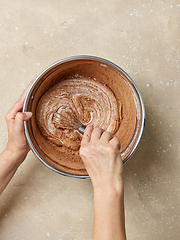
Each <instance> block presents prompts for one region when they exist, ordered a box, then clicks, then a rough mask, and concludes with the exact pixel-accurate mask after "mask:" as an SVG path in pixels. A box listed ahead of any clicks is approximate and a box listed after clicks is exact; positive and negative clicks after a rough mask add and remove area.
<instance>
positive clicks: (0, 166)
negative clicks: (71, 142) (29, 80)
mask: <svg viewBox="0 0 180 240" xmlns="http://www.w3.org/2000/svg"><path fill="white" fill-rule="evenodd" d="M25 96H26V92H25V93H24V94H23V95H22V97H21V98H20V99H19V100H18V101H17V102H16V103H15V104H14V106H13V107H12V108H11V109H10V110H9V111H8V112H7V113H6V122H7V127H8V144H7V148H6V149H5V150H4V151H3V152H2V153H0V194H1V193H2V192H3V190H4V189H5V187H6V186H7V184H8V183H9V181H10V180H11V178H12V177H13V175H14V173H15V172H16V170H17V169H18V167H19V165H20V164H21V163H22V162H23V161H24V159H25V157H26V155H27V153H28V151H29V150H30V149H29V145H28V143H27V140H26V137H25V134H24V121H27V120H29V119H30V118H31V115H32V114H31V113H29V112H28V113H22V107H23V103H24V99H25Z"/></svg>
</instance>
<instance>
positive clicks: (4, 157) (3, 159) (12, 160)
mask: <svg viewBox="0 0 180 240" xmlns="http://www.w3.org/2000/svg"><path fill="white" fill-rule="evenodd" d="M26 154H27V153H12V152H10V151H9V150H7V149H5V150H4V151H3V152H2V153H0V194H1V193H2V192H3V190H4V189H5V188H6V186H7V185H8V183H9V182H10V180H11V178H12V177H13V176H14V174H15V172H16V170H17V169H18V167H19V165H20V164H21V163H22V162H23V160H24V159H25V157H26Z"/></svg>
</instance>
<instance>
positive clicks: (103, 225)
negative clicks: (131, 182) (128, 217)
mask: <svg viewBox="0 0 180 240" xmlns="http://www.w3.org/2000/svg"><path fill="white" fill-rule="evenodd" d="M119 149H120V142H119V140H118V139H117V138H115V137H113V136H112V135H111V133H109V132H107V131H103V130H102V129H101V128H95V129H93V126H91V125H89V126H87V128H86V130H85V133H84V136H83V139H82V142H81V148H80V155H81V157H82V159H83V161H84V164H85V167H86V169H87V172H88V174H89V176H90V178H91V180H92V184H93V188H94V230H93V240H125V239H126V233H125V219H124V193H123V176H122V174H123V164H122V159H121V155H120V151H119Z"/></svg>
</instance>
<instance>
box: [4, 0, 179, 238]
mask: <svg viewBox="0 0 180 240" xmlns="http://www.w3.org/2000/svg"><path fill="white" fill-rule="evenodd" d="M0 12H1V14H0V72H1V75H0V96H1V102H0V122H1V126H0V151H3V149H4V148H5V147H6V144H7V137H8V134H7V128H6V122H5V119H4V115H5V113H6V112H7V111H8V110H9V109H10V108H11V107H12V105H13V104H14V103H15V101H16V100H17V99H18V98H19V97H20V95H21V93H22V92H23V91H24V90H25V89H26V87H27V86H28V84H29V83H30V82H31V81H33V80H34V79H35V78H36V77H37V76H38V75H39V74H40V73H41V72H42V71H43V70H44V69H45V68H46V67H48V66H49V65H51V64H52V63H54V62H56V61H58V60H60V59H63V58H66V57H69V56H75V55H93V56H98V57H102V58H105V59H107V60H110V61H112V62H114V63H115V64H117V65H118V66H120V67H121V68H122V69H124V70H125V71H126V72H127V73H128V74H129V75H130V77H131V78H132V79H133V80H134V82H135V83H136V85H137V87H138V88H139V90H140V92H141V94H142V97H143V100H144V104H145V108H146V127H145V131H144V135H143V138H142V140H141V143H140V145H139V147H138V149H137V151H136V152H135V154H134V155H133V156H132V157H131V159H129V160H128V162H127V163H126V164H125V165H124V191H125V214H126V231H127V238H128V240H138V239H143V240H151V239H153V240H160V239H163V240H168V239H170V240H178V239H179V236H180V225H179V224H180V188H179V186H180V127H179V126H180V121H179V119H180V105H179V102H180V81H179V76H180V31H179V29H180V14H179V13H180V2H179V1H178V0H172V1H167V0H147V1H144V0H139V1H130V0H127V1H117V0H99V1H96V0H81V1H73V0H67V1H65V0H61V1H57V0H54V1H42V0H36V1H21V0H17V1H12V0H9V1H1V2H0ZM0 229H1V230H0V239H1V240H15V239H20V240H22V239H23V240H32V239H33V240H34V239H38V240H44V239H52V240H61V239H62V240H66V239H67V240H68V239H83V240H84V239H87V240H90V239H91V236H92V230H93V189H92V185H91V181H90V180H89V179H86V180H78V179H73V178H68V177H64V176H61V175H59V174H57V173H55V172H53V171H51V170H49V169H48V168H46V167H45V166H44V165H43V164H42V163H41V162H40V161H39V160H38V159H37V158H36V157H35V156H34V154H33V153H31V152H30V153H29V155H28V157H27V159H26V161H25V162H24V163H23V164H22V165H21V167H20V168H19V170H18V171H17V173H16V174H15V176H14V178H13V179H12V181H11V182H10V184H9V185H8V187H7V188H6V189H5V191H4V192H3V194H2V195H1V197H0Z"/></svg>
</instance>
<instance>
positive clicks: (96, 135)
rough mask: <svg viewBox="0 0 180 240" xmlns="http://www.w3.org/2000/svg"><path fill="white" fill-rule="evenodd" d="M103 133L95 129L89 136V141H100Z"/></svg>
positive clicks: (97, 128)
mask: <svg viewBox="0 0 180 240" xmlns="http://www.w3.org/2000/svg"><path fill="white" fill-rule="evenodd" d="M103 132H104V130H103V129H102V128H100V127H96V128H95V129H94V130H93V132H92V134H91V141H96V140H98V139H100V137H101V135H102V133H103Z"/></svg>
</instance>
